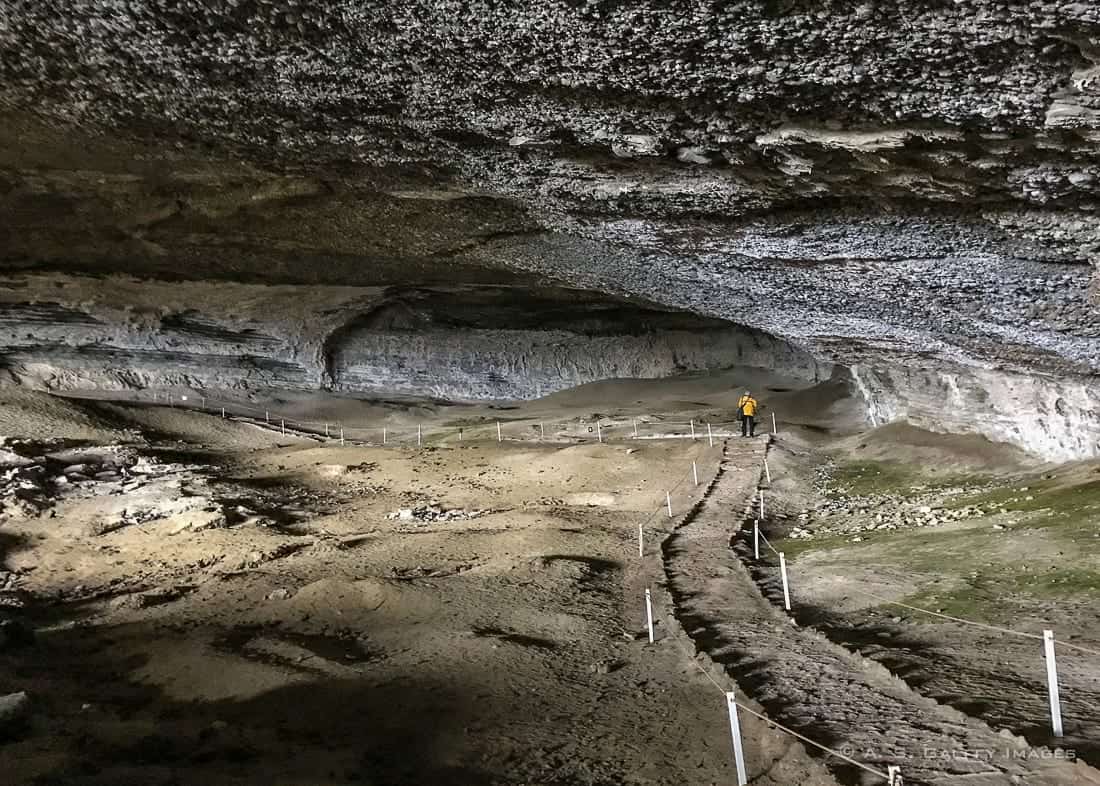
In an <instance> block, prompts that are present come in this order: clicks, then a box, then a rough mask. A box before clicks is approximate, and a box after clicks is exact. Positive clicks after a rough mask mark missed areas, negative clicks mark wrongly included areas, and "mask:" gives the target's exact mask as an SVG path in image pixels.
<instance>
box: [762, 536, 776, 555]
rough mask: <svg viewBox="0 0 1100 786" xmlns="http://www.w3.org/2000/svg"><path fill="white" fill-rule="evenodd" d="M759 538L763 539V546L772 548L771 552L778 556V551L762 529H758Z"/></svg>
mask: <svg viewBox="0 0 1100 786" xmlns="http://www.w3.org/2000/svg"><path fill="white" fill-rule="evenodd" d="M760 539H761V540H762V541H764V545H765V546H767V547H768V548H769V549H771V550H772V554H774V555H775V556H777V557H778V556H779V552H778V551H777V550H776V548H775V546H773V545H772V544H771V541H770V540H768V536H767V535H765V534H764V530H760Z"/></svg>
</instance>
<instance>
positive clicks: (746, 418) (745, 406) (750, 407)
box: [737, 390, 760, 437]
mask: <svg viewBox="0 0 1100 786" xmlns="http://www.w3.org/2000/svg"><path fill="white" fill-rule="evenodd" d="M759 407H760V404H759V402H757V400H756V399H754V398H753V397H752V393H750V392H749V391H747V390H746V391H745V392H744V394H743V395H742V396H741V398H739V399H738V400H737V412H738V416H739V417H740V418H741V436H742V437H755V436H756V410H757V409H758V408H759Z"/></svg>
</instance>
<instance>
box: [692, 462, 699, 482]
mask: <svg viewBox="0 0 1100 786" xmlns="http://www.w3.org/2000/svg"><path fill="white" fill-rule="evenodd" d="M691 476H692V477H693V478H694V479H695V485H696V486H698V485H699V467H698V466H697V465H696V463H695V462H694V461H693V462H691Z"/></svg>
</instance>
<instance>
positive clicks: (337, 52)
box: [0, 0, 1100, 375]
mask: <svg viewBox="0 0 1100 786" xmlns="http://www.w3.org/2000/svg"><path fill="white" fill-rule="evenodd" d="M1098 207H1100V6H1097V5H1096V4H1093V3H1083V2H992V1H989V2H987V1H986V0H967V2H948V1H947V0H944V1H942V2H937V1H935V0H927V1H922V2H910V1H909V0H902V1H901V2H892V3H881V2H840V1H839V0H838V1H836V2H795V1H794V0H788V1H786V2H784V1H783V0H770V1H768V2H718V1H714V2H691V3H689V2H675V3H669V2H657V1H656V0H652V1H650V2H615V1H613V0H589V1H588V2H582V1H581V0H557V1H556V2H555V1H551V2H540V3H508V2H490V1H488V0H486V1H485V2H466V1H462V2H460V1H459V0H449V1H446V0H409V1H408V2H402V3H388V2H372V1H371V0H357V1H356V2H336V1H335V0H328V1H326V2H316V1H311V2H302V1H301V0H159V1H158V0H127V2H107V1H106V0H79V1H78V0H68V1H63V2H48V3H47V2H41V0H22V1H21V2H16V1H14V0H6V2H3V3H0V265H2V268H3V270H4V272H5V276H6V277H7V278H8V280H9V285H12V286H14V285H15V284H14V283H11V282H17V281H18V278H19V277H20V276H27V275H32V274H35V273H47V272H48V273H50V274H56V273H57V272H59V271H63V272H68V273H76V274H83V275H97V276H102V275H127V276H133V277H138V278H158V279H167V280H214V281H221V280H233V281H238V282H244V283H270V284H279V285H287V284H301V285H326V286H331V285H340V286H364V287H375V286H400V285H411V286H420V285H441V284H456V283H461V284H470V285H477V284H491V285H501V284H507V285H513V286H514V285H530V286H540V285H544V284H546V283H548V282H558V283H564V284H566V285H569V286H575V287H583V288H589V289H593V290H599V291H604V292H609V293H615V294H618V295H629V296H634V297H641V298H645V299H647V300H653V301H657V302H659V303H662V304H664V305H667V306H671V307H676V308H682V309H688V310H691V311H695V312H697V313H700V314H704V315H709V316H717V317H722V318H725V319H730V320H734V321H737V322H739V323H742V324H745V325H749V326H752V327H754V328H759V329H763V330H766V331H769V332H772V333H774V334H776V335H779V336H782V337H786V338H789V339H794V340H796V341H797V342H799V343H802V344H804V345H806V346H808V347H810V348H812V349H814V350H816V351H817V352H819V353H821V354H824V355H827V356H829V357H833V358H836V359H840V360H842V361H853V360H861V359H864V358H868V357H877V356H884V355H889V356H891V357H894V358H899V357H900V358H905V357H921V358H944V359H950V360H953V361H961V362H966V363H973V364H980V365H987V366H1005V367H1012V368H1017V369H1025V370H1035V371H1041V372H1048V373H1056V374H1089V375H1091V374H1095V373H1097V372H1098V371H1100V305H1098V302H1100V286H1098V284H1097V275H1098V273H1097V271H1098V264H1100V222H1098V219H1097V208H1098Z"/></svg>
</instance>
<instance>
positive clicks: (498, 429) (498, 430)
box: [497, 420, 504, 442]
mask: <svg viewBox="0 0 1100 786" xmlns="http://www.w3.org/2000/svg"><path fill="white" fill-rule="evenodd" d="M503 441H504V437H502V436H501V435H500V421H499V420H498V421H497V442H503Z"/></svg>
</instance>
